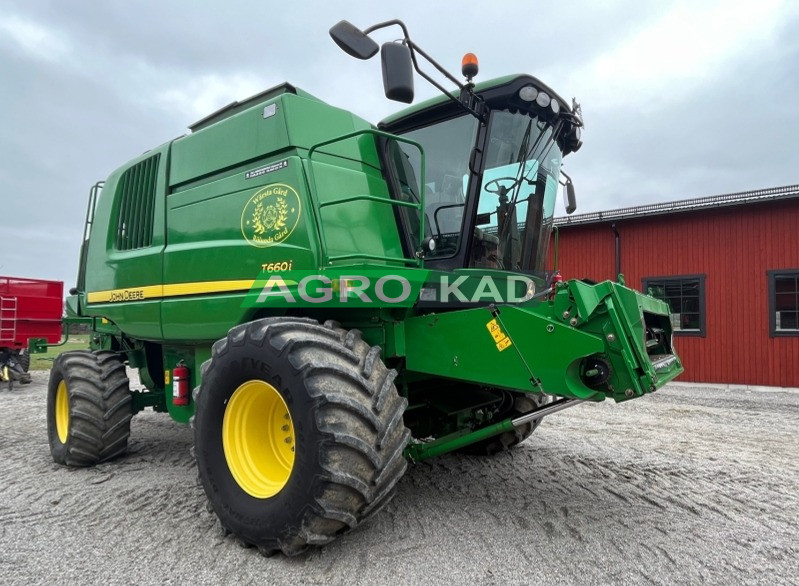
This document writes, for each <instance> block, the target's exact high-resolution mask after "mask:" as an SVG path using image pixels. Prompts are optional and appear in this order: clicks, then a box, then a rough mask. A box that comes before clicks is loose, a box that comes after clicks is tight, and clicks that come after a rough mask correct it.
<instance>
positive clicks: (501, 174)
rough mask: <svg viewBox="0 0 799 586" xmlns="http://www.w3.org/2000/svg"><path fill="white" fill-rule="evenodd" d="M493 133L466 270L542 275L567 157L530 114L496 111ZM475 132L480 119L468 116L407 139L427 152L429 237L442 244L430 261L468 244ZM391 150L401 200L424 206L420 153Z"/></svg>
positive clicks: (413, 224)
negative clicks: (466, 232)
mask: <svg viewBox="0 0 799 586" xmlns="http://www.w3.org/2000/svg"><path fill="white" fill-rule="evenodd" d="M489 129H490V130H489V135H488V144H487V148H486V153H485V157H484V161H485V168H484V171H483V178H482V184H481V186H480V190H479V192H478V194H477V197H478V202H477V216H476V221H475V225H474V229H473V230H471V234H469V237H470V239H471V243H470V244H471V256H470V258H469V259H468V260H467V262H466V265H467V266H471V267H476V268H477V267H482V268H493V269H505V270H510V271H539V270H542V269H543V268H544V263H545V262H546V253H547V246H548V244H549V235H550V231H551V229H552V215H553V212H554V208H555V197H556V192H557V186H558V176H559V170H560V163H561V158H562V155H561V152H560V150H559V148H558V146H557V144H556V143H555V142H554V141H553V140H552V126H551V125H549V124H547V123H544V122H541V121H539V120H537V119H536V118H533V117H530V116H529V115H528V114H522V113H510V112H507V111H494V112H493V113H492V114H491V119H490V123H489ZM477 130H478V121H477V119H476V118H474V117H473V116H471V115H468V114H465V115H462V116H458V117H456V118H451V119H448V120H445V121H442V122H439V123H437V124H433V125H430V126H426V127H423V128H419V129H417V130H413V131H410V132H407V133H403V136H404V137H406V138H409V139H411V140H414V141H416V142H418V143H420V144H421V145H422V147H423V148H424V152H425V168H426V173H425V185H424V192H425V193H424V201H425V214H426V217H425V233H426V235H427V236H432V237H433V239H434V240H435V244H436V247H435V250H434V251H433V252H432V253H428V254H427V255H426V258H446V257H451V256H454V255H455V254H456V253H457V252H458V250H459V248H460V246H461V245H462V243H461V240H462V236H463V232H464V211H465V210H466V209H467V206H466V194H468V193H469V181H470V177H471V173H470V172H469V159H470V156H471V153H472V149H473V147H474V146H475V140H476V136H477ZM391 147H392V151H391V152H392V157H393V158H394V164H395V167H396V168H397V170H398V174H399V180H400V187H401V191H402V192H403V196H402V197H403V198H406V199H409V200H415V201H418V199H419V195H418V194H417V193H415V192H416V191H418V188H415V187H414V186H415V185H417V182H416V180H415V177H419V174H420V169H421V161H420V157H419V152H418V150H417V149H415V148H412V147H408V145H406V144H404V143H398V142H396V141H394V142H393V143H392V145H391ZM404 213H407V212H404ZM405 223H406V225H408V226H411V228H410V230H411V231H412V232H413V231H414V230H415V231H416V232H417V233H418V225H419V223H418V220H411V219H407V218H406V219H405ZM463 244H465V243H463Z"/></svg>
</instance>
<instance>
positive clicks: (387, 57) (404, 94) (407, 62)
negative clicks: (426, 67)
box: [380, 43, 413, 104]
mask: <svg viewBox="0 0 799 586" xmlns="http://www.w3.org/2000/svg"><path fill="white" fill-rule="evenodd" d="M380 57H381V61H382V65H383V89H384V90H385V92H386V97H387V98H388V99H389V100H395V101H397V102H403V103H405V104H410V103H411V102H412V101H413V61H412V60H411V50H410V49H409V48H408V46H407V45H404V44H402V43H384V44H383V48H382V49H381V50H380Z"/></svg>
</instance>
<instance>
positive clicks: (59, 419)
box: [55, 380, 69, 444]
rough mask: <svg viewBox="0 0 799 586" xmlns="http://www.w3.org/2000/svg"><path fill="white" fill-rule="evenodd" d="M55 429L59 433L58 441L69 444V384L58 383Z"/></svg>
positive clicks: (64, 382)
mask: <svg viewBox="0 0 799 586" xmlns="http://www.w3.org/2000/svg"><path fill="white" fill-rule="evenodd" d="M55 429H56V431H57V432H58V439H59V440H61V443H62V444H65V443H67V432H68V431H69V395H68V394H67V383H66V381H63V380H62V381H61V382H60V383H58V389H56V392H55Z"/></svg>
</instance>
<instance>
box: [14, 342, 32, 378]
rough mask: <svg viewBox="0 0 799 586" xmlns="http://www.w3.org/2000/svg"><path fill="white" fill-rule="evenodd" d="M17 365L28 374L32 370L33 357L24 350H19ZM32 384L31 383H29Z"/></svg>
mask: <svg viewBox="0 0 799 586" xmlns="http://www.w3.org/2000/svg"><path fill="white" fill-rule="evenodd" d="M16 360H17V364H19V365H20V366H21V367H22V370H23V372H28V371H29V370H30V368H31V355H30V354H29V353H28V351H27V350H25V349H24V348H23V349H22V350H19V351H18V353H17V356H16ZM28 382H30V381H28Z"/></svg>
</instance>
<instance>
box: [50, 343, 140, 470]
mask: <svg viewBox="0 0 799 586" xmlns="http://www.w3.org/2000/svg"><path fill="white" fill-rule="evenodd" d="M131 402H132V398H131V394H130V388H129V381H128V377H127V374H126V372H125V365H124V364H123V362H122V360H121V359H120V358H119V357H118V356H117V355H116V354H114V353H113V352H107V351H98V352H91V351H89V350H74V351H71V352H63V353H62V354H59V356H58V357H57V358H56V359H55V362H54V363H53V368H52V369H51V370H50V382H49V384H48V387H47V435H48V438H49V440H50V453H51V454H52V456H53V460H55V461H56V462H57V463H59V464H65V465H67V466H94V465H95V464H98V463H100V462H104V461H106V460H110V459H111V458H114V457H116V456H119V455H121V454H123V453H124V452H125V451H126V450H127V448H128V438H129V437H130V420H131V419H132V417H133V413H132V411H131Z"/></svg>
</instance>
